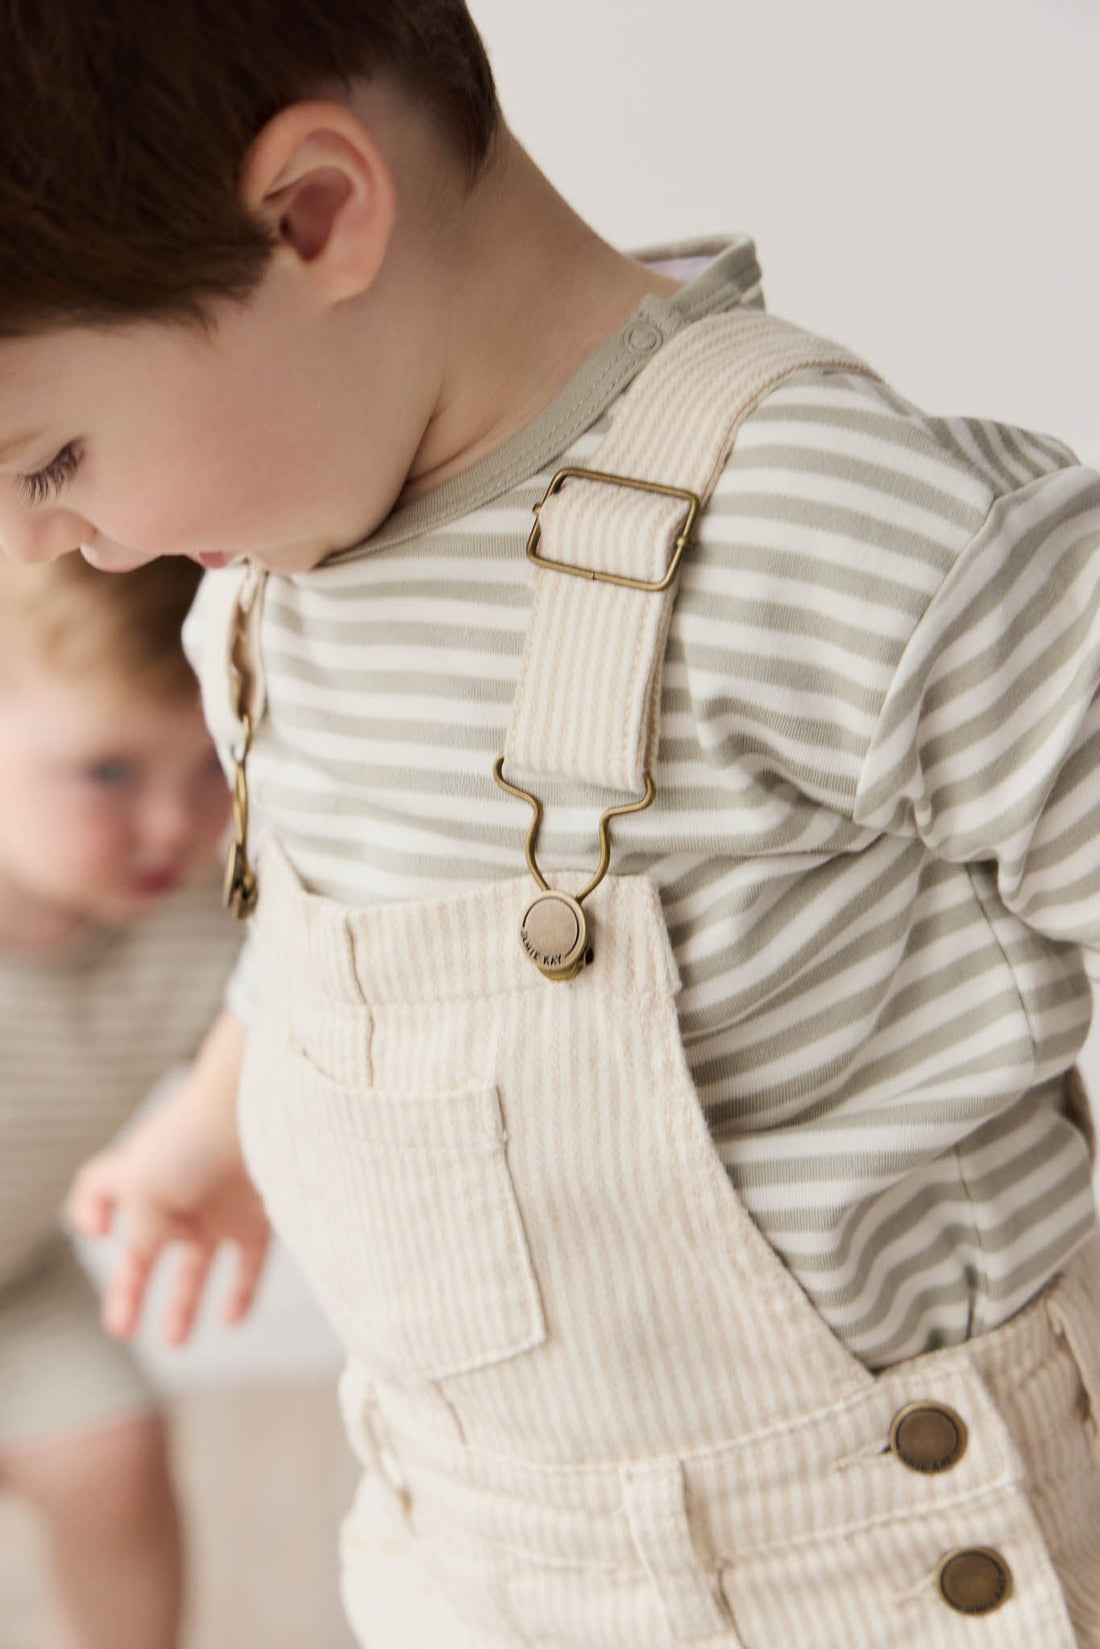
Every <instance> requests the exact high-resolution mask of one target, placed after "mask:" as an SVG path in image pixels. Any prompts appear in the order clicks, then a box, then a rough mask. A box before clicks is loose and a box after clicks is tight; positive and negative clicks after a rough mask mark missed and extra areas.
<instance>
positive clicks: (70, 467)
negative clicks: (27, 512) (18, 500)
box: [19, 441, 80, 504]
mask: <svg viewBox="0 0 1100 1649" xmlns="http://www.w3.org/2000/svg"><path fill="white" fill-rule="evenodd" d="M79 468H80V447H79V445H78V444H77V442H76V441H69V442H68V443H67V445H65V446H63V447H62V448H61V451H60V452H59V453H58V454H57V457H56V458H51V459H50V461H49V463H48V464H47V465H45V467H44V468H43V469H40V470H36V472H35V473H34V475H21V476H20V477H19V487H20V490H21V492H22V493H23V496H24V497H25V498H26V499H27V500H28V502H29V503H31V504H44V503H45V502H46V500H47V499H48V498H52V497H53V495H54V494H55V493H58V492H60V491H61V488H62V487H64V486H67V485H68V484H69V482H70V481H71V480H72V479H73V477H74V476H75V474H76V472H77V470H78V469H79Z"/></svg>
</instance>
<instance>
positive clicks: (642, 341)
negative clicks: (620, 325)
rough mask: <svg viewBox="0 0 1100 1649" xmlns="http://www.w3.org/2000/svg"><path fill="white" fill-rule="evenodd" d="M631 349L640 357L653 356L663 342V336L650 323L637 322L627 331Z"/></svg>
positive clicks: (628, 343) (627, 339)
mask: <svg viewBox="0 0 1100 1649" xmlns="http://www.w3.org/2000/svg"><path fill="white" fill-rule="evenodd" d="M626 341H627V345H628V346H629V348H631V349H633V350H635V351H636V352H637V354H639V355H651V354H652V353H653V351H654V350H655V349H656V348H657V347H658V346H659V344H660V342H661V334H660V333H659V332H658V330H657V328H656V327H655V326H651V325H650V323H649V322H648V321H635V322H634V323H633V325H631V326H628V327H627V329H626Z"/></svg>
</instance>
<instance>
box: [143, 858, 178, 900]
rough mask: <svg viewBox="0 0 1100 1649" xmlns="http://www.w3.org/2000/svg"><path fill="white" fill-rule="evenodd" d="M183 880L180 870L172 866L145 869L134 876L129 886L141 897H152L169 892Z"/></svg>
mask: <svg viewBox="0 0 1100 1649" xmlns="http://www.w3.org/2000/svg"><path fill="white" fill-rule="evenodd" d="M182 880H183V874H182V872H181V871H180V870H179V869H178V868H176V867H173V866H169V867H167V868H166V869H164V870H146V871H143V872H142V874H141V875H140V876H135V877H134V879H133V881H132V882H131V884H130V886H131V887H132V889H133V891H134V892H135V893H136V894H139V895H140V896H141V897H142V898H146V899H152V898H155V897H156V896H157V895H158V894H162V893H171V892H172V891H173V889H174V888H177V887H179V885H180V883H181V882H182Z"/></svg>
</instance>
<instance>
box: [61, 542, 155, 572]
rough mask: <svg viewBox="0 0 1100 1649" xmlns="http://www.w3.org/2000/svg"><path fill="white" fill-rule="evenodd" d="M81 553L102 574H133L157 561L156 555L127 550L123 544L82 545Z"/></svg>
mask: <svg viewBox="0 0 1100 1649" xmlns="http://www.w3.org/2000/svg"><path fill="white" fill-rule="evenodd" d="M80 553H81V555H82V556H83V557H84V559H85V561H86V562H87V563H88V565H89V567H94V568H95V569H96V571H97V572H100V573H132V572H133V571H134V570H135V568H137V567H144V566H146V565H147V564H148V563H149V562H150V561H155V560H156V559H157V558H156V556H155V555H143V554H142V553H141V551H140V550H126V549H123V547H122V545H121V544H100V543H98V542H97V543H94V544H81V546H80Z"/></svg>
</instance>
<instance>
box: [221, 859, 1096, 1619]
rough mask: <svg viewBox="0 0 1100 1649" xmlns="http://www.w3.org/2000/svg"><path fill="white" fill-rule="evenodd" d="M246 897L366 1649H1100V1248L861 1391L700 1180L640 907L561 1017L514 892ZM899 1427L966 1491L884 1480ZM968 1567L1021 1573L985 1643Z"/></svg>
mask: <svg viewBox="0 0 1100 1649" xmlns="http://www.w3.org/2000/svg"><path fill="white" fill-rule="evenodd" d="M261 871H262V886H263V896H262V899H261V902H260V907H259V912H258V915H257V918H256V920H257V922H258V924H260V928H261V934H260V938H261V944H260V946H259V951H260V955H261V956H262V957H263V958H265V959H266V961H265V965H264V976H263V979H262V988H261V990H260V992H259V1000H260V1001H261V1002H262V1003H263V1005H264V1007H263V1023H262V1026H261V1027H260V1030H259V1033H258V1034H253V1035H252V1037H251V1039H250V1043H249V1054H248V1060H247V1066H246V1074H245V1083H244V1093H243V1098H242V1132H243V1136H244V1140H245V1145H246V1150H247V1154H248V1158H249V1162H250V1166H251V1168H252V1171H253V1173H254V1174H255V1176H256V1178H257V1180H258V1182H259V1184H260V1185H261V1186H262V1187H263V1188H264V1191H265V1195H266V1196H267V1198H268V1201H269V1204H270V1206H271V1210H272V1213H273V1216H274V1218H275V1220H276V1223H277V1225H278V1226H279V1228H280V1230H281V1231H282V1232H283V1234H284V1235H285V1237H286V1238H287V1240H288V1242H289V1243H290V1246H291V1247H292V1249H293V1250H294V1251H295V1253H296V1254H297V1256H298V1259H299V1261H300V1262H301V1264H302V1265H303V1267H304V1269H305V1271H306V1273H307V1275H308V1276H309V1277H310V1279H311V1281H312V1282H313V1284H314V1286H315V1288H316V1290H317V1292H318V1294H319V1295H320V1297H321V1299H322V1301H323V1302H324V1303H325V1305H326V1307H327V1309H328V1310H329V1312H330V1314H331V1316H332V1318H333V1321H334V1322H335V1324H336V1326H337V1328H338V1329H339V1331H340V1333H341V1334H342V1336H343V1338H344V1340H345V1342H346V1343H347V1345H348V1348H349V1351H350V1353H351V1363H350V1365H349V1372H348V1375H347V1378H346V1380H345V1387H344V1405H345V1412H346V1414H347V1416H348V1421H349V1428H350V1431H351V1435H352V1437H353V1440H354V1441H355V1442H356V1443H357V1445H358V1447H359V1449H360V1452H361V1453H362V1455H363V1457H364V1460H365V1461H366V1462H367V1463H368V1475H367V1478H366V1480H365V1487H364V1490H363V1493H362V1496H361V1498H360V1501H359V1502H358V1504H357V1507H356V1510H355V1511H354V1512H353V1514H352V1516H351V1518H350V1520H349V1523H348V1527H347V1530H346V1534H345V1541H344V1564H345V1571H344V1585H345V1592H346V1595H347V1599H348V1607H349V1613H350V1615H351V1618H352V1621H353V1624H354V1625H355V1627H356V1630H357V1632H358V1634H359V1636H360V1639H361V1642H362V1643H363V1644H364V1645H369V1646H370V1649H420V1646H421V1645H423V1646H424V1649H427V1646H428V1645H429V1644H430V1645H431V1646H432V1649H459V1646H461V1649H520V1646H526V1645H534V1644H538V1645H548V1646H549V1645H553V1646H554V1649H651V1646H652V1649H657V1646H659V1645H670V1644H679V1643H691V1644H696V1645H701V1644H709V1645H712V1646H713V1649H718V1646H721V1649H734V1646H743V1649H778V1646H780V1645H782V1646H783V1649H849V1646H851V1649H863V1646H865V1649H882V1646H886V1649H928V1646H929V1645H937V1646H940V1645H942V1646H943V1649H964V1646H969V1645H973V1644H983V1645H996V1646H997V1649H1035V1646H1037V1645H1042V1646H1043V1649H1071V1646H1073V1645H1089V1646H1090V1649H1091V1646H1094V1645H1097V1644H1100V1551H1098V1540H1097V1531H1100V1459H1098V1456H1097V1445H1096V1428H1095V1418H1094V1413H1093V1409H1094V1405H1095V1404H1096V1402H1097V1399H1098V1395H1100V1336H1098V1329H1097V1324H1098V1322H1100V1286H1098V1282H1097V1272H1096V1266H1097V1251H1096V1247H1095V1245H1092V1246H1090V1248H1089V1249H1087V1250H1086V1251H1084V1252H1083V1253H1082V1254H1081V1255H1080V1256H1079V1258H1078V1259H1077V1260H1075V1261H1074V1262H1073V1264H1072V1265H1071V1267H1070V1268H1069V1270H1068V1272H1067V1273H1066V1274H1065V1276H1064V1277H1063V1278H1062V1279H1061V1280H1060V1281H1058V1282H1057V1283H1056V1284H1055V1285H1054V1286H1053V1287H1052V1288H1051V1289H1049V1290H1048V1291H1047V1292H1046V1293H1045V1294H1044V1295H1043V1296H1042V1297H1041V1298H1040V1299H1039V1300H1038V1301H1037V1302H1035V1303H1034V1304H1033V1305H1032V1306H1031V1307H1029V1308H1028V1310H1027V1311H1026V1312H1025V1313H1024V1314H1023V1315H1022V1316H1021V1317H1020V1318H1017V1319H1015V1320H1013V1322H1011V1323H1010V1324H1008V1325H1007V1326H1006V1327H1004V1328H1002V1329H998V1330H995V1331H994V1332H993V1333H992V1334H990V1335H988V1336H985V1337H983V1338H979V1339H978V1340H975V1341H972V1342H970V1343H969V1344H967V1345H966V1346H963V1347H958V1348H953V1349H951V1350H947V1351H943V1352H937V1353H932V1354H929V1355H927V1356H925V1357H922V1358H919V1359H916V1360H914V1361H911V1362H908V1363H902V1364H899V1365H898V1366H897V1367H895V1368H893V1369H891V1370H890V1371H889V1372H888V1373H886V1374H884V1375H882V1376H880V1377H878V1378H876V1377H874V1376H872V1375H871V1374H870V1373H868V1371H867V1370H866V1369H865V1368H864V1367H863V1366H862V1364H860V1363H859V1362H858V1361H857V1360H856V1359H855V1358H854V1357H853V1356H852V1355H851V1354H850V1353H849V1352H848V1351H846V1350H845V1349H844V1347H843V1346H842V1345H841V1344H840V1342H839V1341H837V1340H836V1339H835V1337H834V1336H833V1335H832V1334H831V1333H830V1331H829V1330H828V1328H827V1327H826V1325H825V1324H824V1323H823V1321H822V1319H821V1318H820V1316H819V1315H818V1314H817V1313H816V1312H815V1310H814V1309H813V1307H812V1306H811V1304H810V1302H809V1301H808V1299H807V1298H806V1296H805V1295H804V1294H803V1293H802V1292H801V1290H800V1289H799V1288H798V1286H797V1284H796V1283H795V1282H794V1280H793V1278H792V1277H791V1275H790V1273H789V1272H788V1271H787V1270H786V1269H785V1267H784V1266H783V1265H782V1263H781V1262H780V1261H779V1259H778V1258H777V1256H776V1255H775V1253H774V1251H773V1250H772V1249H771V1248H770V1246H769V1245H768V1243H767V1242H766V1241H765V1239H764V1238H763V1237H762V1236H761V1235H760V1233H759V1231H758V1230H757V1229H756V1227H755V1226H754V1225H753V1223H752V1221H751V1220H750V1219H749V1217H748V1216H747V1214H746V1213H745V1211H744V1209H743V1207H742V1206H741V1204H740V1202H739V1200H738V1198H737V1196H736V1194H735V1192H734V1190H733V1187H732V1186H731V1184H730V1181H729V1178H728V1176H727V1175H726V1174H725V1172H724V1170H723V1169H722V1166H721V1163H720V1161H719V1159H718V1157H717V1155H716V1154H715V1152H714V1149H713V1146H712V1143H711V1140H710V1138H709V1135H708V1132H707V1129H706V1125H705V1121H704V1118H703V1115H702V1112H701V1110H700V1107H699V1103H698V1099H697V1096H696V1093H695V1090H694V1088H693V1086H692V1083H691V1079H690V1076H689V1073H688V1070H687V1067H686V1064H685V1062H684V1058H683V1053H682V1049H681V1045H680V1040H679V1033H678V1027H677V1020H676V1013H675V1005H674V994H675V990H676V974H675V966H674V963H673V959H672V954H671V950H670V947H669V944H668V940H667V936H666V933H665V930H664V927H663V923H662V921H661V916H660V907H659V901H658V898H657V894H656V891H655V890H654V888H653V887H652V885H651V884H650V883H649V881H648V879H647V878H644V877H631V878H622V879H619V878H612V879H611V880H610V881H609V882H608V883H605V885H604V886H603V887H601V888H600V889H599V890H598V891H597V893H596V894H595V895H594V896H593V898H592V901H591V903H592V906H593V916H594V932H595V945H596V961H595V962H594V964H593V965H592V966H591V967H590V968H589V969H588V970H587V971H586V972H585V973H584V974H582V975H581V977H580V978H579V979H577V980H575V981H574V982H573V983H572V984H571V985H570V986H569V987H568V988H563V987H562V986H561V985H560V984H557V983H552V982H550V981H548V980H545V979H543V978H542V977H541V976H540V975H539V974H538V973H537V972H536V971H535V970H534V969H533V968H532V967H531V965H530V963H529V962H528V960H527V958H526V957H525V956H524V954H523V952H522V950H521V949H520V947H519V944H518V942H517V939H516V926H517V923H518V920H519V916H520V914H521V911H522V909H523V906H524V902H525V900H526V899H527V897H528V893H529V884H528V883H527V881H526V880H525V879H521V880H516V881H514V882H509V883H505V884H503V885H497V886H493V887H491V888H488V889H485V890H484V891H481V892H478V893H474V894H471V895H468V896H461V897H458V898H453V899H444V900H439V901H434V902H429V903H421V904H413V905H384V906H374V907H365V908H362V909H357V910H349V909H348V908H347V907H344V906H342V905H340V904H339V903H337V902H334V901H330V900H326V899H322V898H318V897H315V896H312V895H309V894H307V893H304V892H303V891H302V889H301V888H300V885H299V884H298V882H297V879H296V877H295V876H294V874H293V872H292V871H291V869H290V867H289V865H287V863H286V861H285V860H284V859H283V858H282V856H281V855H280V854H279V853H278V851H277V850H274V849H272V850H269V851H268V852H267V853H266V855H265V858H264V861H263V863H262V866H261ZM265 929H266V930H267V931H266V932H264V931H263V930H265ZM273 939H277V942H270V941H272V940H273ZM912 1402H939V1403H944V1404H947V1405H948V1406H949V1407H951V1408H952V1409H954V1410H955V1411H956V1412H957V1413H958V1414H959V1415H961V1416H962V1418H963V1419H964V1421H965V1423H966V1425H967V1427H968V1429H969V1434H970V1440H969V1446H968V1448H967V1450H966V1453H965V1454H964V1455H963V1457H962V1459H961V1460H960V1461H959V1462H958V1464H957V1465H956V1466H955V1467H954V1468H953V1469H951V1470H949V1471H946V1472H944V1473H942V1474H938V1475H924V1474H921V1473H918V1472H914V1471H912V1470H910V1469H908V1468H907V1467H905V1466H904V1465H902V1464H901V1463H900V1462H899V1460H898V1459H897V1458H896V1457H895V1456H894V1455H893V1454H891V1453H890V1452H889V1451H888V1449H887V1438H888V1434H889V1429H890V1423H891V1420H892V1418H893V1416H894V1415H895V1414H896V1413H897V1412H898V1411H899V1410H900V1409H901V1408H902V1407H904V1406H905V1405H906V1404H908V1403H912ZM959 1547H967V1548H969V1547H991V1548H994V1549H996V1550H997V1551H998V1552H1000V1553H1001V1554H1002V1555H1003V1557H1004V1559H1005V1561H1006V1562H1007V1564H1008V1565H1009V1567H1010V1569H1011V1571H1012V1577H1013V1581H1012V1591H1011V1595H1010V1596H1009V1598H1008V1600H1007V1601H1006V1602H1005V1603H1004V1604H1003V1605H1002V1607H1001V1608H1000V1609H999V1610H998V1611H997V1612H996V1613H995V1614H992V1615H990V1616H988V1617H986V1618H985V1619H983V1620H976V1619H972V1618H969V1617H965V1616H962V1615H960V1614H957V1613H955V1612H953V1611H952V1610H951V1609H950V1608H949V1607H948V1606H947V1604H946V1603H945V1602H944V1601H943V1600H942V1598H941V1597H940V1595H939V1593H938V1590H937V1585H936V1572H937V1568H938V1565H939V1563H940V1560H941V1559H942V1558H943V1556H944V1555H945V1554H946V1553H947V1552H949V1551H951V1550H953V1549H955V1548H959ZM421 1616H423V1617H424V1618H423V1622H422V1625H421V1626H420V1627H418V1626H417V1621H418V1619H420V1618H421Z"/></svg>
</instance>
